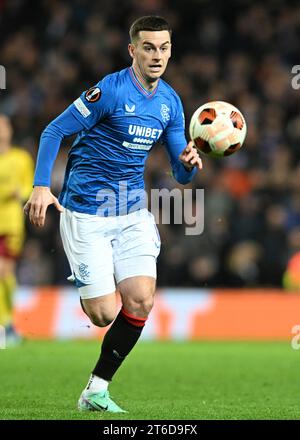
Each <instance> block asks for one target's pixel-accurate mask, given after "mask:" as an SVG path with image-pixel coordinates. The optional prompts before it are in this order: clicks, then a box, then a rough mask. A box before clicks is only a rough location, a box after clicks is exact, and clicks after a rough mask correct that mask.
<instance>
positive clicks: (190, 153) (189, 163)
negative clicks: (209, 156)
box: [179, 141, 202, 170]
mask: <svg viewBox="0 0 300 440" xmlns="http://www.w3.org/2000/svg"><path fill="white" fill-rule="evenodd" d="M179 160H180V161H181V162H182V163H183V165H184V166H185V168H188V169H192V168H194V167H196V168H198V169H199V170H202V160H201V158H200V156H199V154H198V152H197V150H196V148H195V147H194V143H193V141H190V142H189V143H188V144H187V146H186V147H185V149H184V150H183V151H182V153H181V154H180V155H179Z"/></svg>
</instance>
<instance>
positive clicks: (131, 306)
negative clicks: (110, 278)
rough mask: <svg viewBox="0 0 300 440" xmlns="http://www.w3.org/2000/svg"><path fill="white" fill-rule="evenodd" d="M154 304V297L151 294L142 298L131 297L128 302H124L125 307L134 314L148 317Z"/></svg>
mask: <svg viewBox="0 0 300 440" xmlns="http://www.w3.org/2000/svg"><path fill="white" fill-rule="evenodd" d="M153 304H154V298H153V296H152V295H151V296H149V297H148V298H141V299H138V300H137V299H134V300H133V299H129V300H128V301H126V304H124V307H125V309H126V310H127V311H128V312H129V313H132V314H133V315H136V316H140V317H146V316H148V315H149V313H150V312H151V310H152V307H153Z"/></svg>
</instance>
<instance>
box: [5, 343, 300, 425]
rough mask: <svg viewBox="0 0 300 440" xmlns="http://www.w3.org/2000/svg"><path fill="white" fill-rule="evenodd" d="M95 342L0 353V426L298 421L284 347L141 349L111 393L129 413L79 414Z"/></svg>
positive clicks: (295, 371)
mask: <svg viewBox="0 0 300 440" xmlns="http://www.w3.org/2000/svg"><path fill="white" fill-rule="evenodd" d="M99 345H100V344H99V343H97V342H90V341H89V342H84V341H80V342H44V341H43V342H25V343H24V344H23V345H22V346H21V347H17V348H10V349H6V350H0V378H1V386H0V387H1V391H0V395H1V399H0V419H59V420H61V419H105V420H110V419H114V420H116V419H144V420H148V419H153V420H159V419H160V420H161V419H171V420H172V419H173V420H174V419H178V420H184V419H196V420H203V419H300V405H299V389H300V375H299V361H300V351H299V350H293V349H292V348H291V345H290V344H289V342H288V341H287V342H276V343H275V342H274V343H272V342H270V343H249V342H245V343H243V342H238V343H236V342H235V343H234V342H194V343H186V342H183V343H163V342H161V343H158V342H140V343H139V344H138V345H137V346H136V347H135V349H134V351H133V352H132V353H131V355H130V356H129V357H128V359H127V360H126V361H125V363H124V365H123V367H122V368H121V369H120V371H119V372H118V373H117V375H116V377H115V379H114V381H113V383H112V384H111V386H110V392H111V395H112V396H113V398H114V399H115V400H116V402H117V403H118V404H119V405H121V406H122V407H123V408H125V409H126V410H128V411H129V413H128V414H120V415H109V414H107V413H80V412H78V411H77V409H76V404H77V399H78V397H79V395H80V393H81V391H82V389H83V388H84V386H85V385H86V382H87V380H88V377H89V372H90V370H91V368H92V367H93V365H94V363H95V361H96V359H97V358H98V351H99Z"/></svg>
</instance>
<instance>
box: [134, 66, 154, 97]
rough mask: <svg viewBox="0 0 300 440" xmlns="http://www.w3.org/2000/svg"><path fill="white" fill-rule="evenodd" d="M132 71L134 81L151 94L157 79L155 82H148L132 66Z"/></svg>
mask: <svg viewBox="0 0 300 440" xmlns="http://www.w3.org/2000/svg"><path fill="white" fill-rule="evenodd" d="M132 69H133V71H134V74H135V76H136V79H137V80H138V81H139V83H140V84H141V85H142V86H143V87H144V89H146V90H147V91H148V92H153V90H155V89H156V87H157V84H158V81H159V79H157V80H156V81H155V82H148V81H147V80H146V79H145V78H144V77H143V75H142V73H141V72H140V71H139V69H138V68H137V67H136V66H134V65H132Z"/></svg>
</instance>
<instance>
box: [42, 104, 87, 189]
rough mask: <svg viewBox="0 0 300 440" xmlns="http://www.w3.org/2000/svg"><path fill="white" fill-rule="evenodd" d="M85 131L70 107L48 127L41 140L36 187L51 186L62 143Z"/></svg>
mask: <svg viewBox="0 0 300 440" xmlns="http://www.w3.org/2000/svg"><path fill="white" fill-rule="evenodd" d="M83 129H84V126H83V125H82V123H81V122H80V121H78V120H77V119H76V118H75V117H74V116H73V114H72V112H71V110H70V107H69V108H67V109H66V110H65V111H64V112H63V113H62V114H61V115H59V116H58V117H57V118H56V119H54V120H53V121H52V122H51V123H50V124H49V125H47V127H46V128H45V130H44V131H43V133H42V136H41V139H40V145H39V152H38V157H37V162H36V168H35V175H34V185H35V186H50V184H51V172H52V168H53V165H54V162H55V159H56V156H57V153H58V150H59V147H60V144H61V141H62V140H63V138H64V137H66V136H71V135H72V134H76V133H78V132H79V131H82V130H83Z"/></svg>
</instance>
